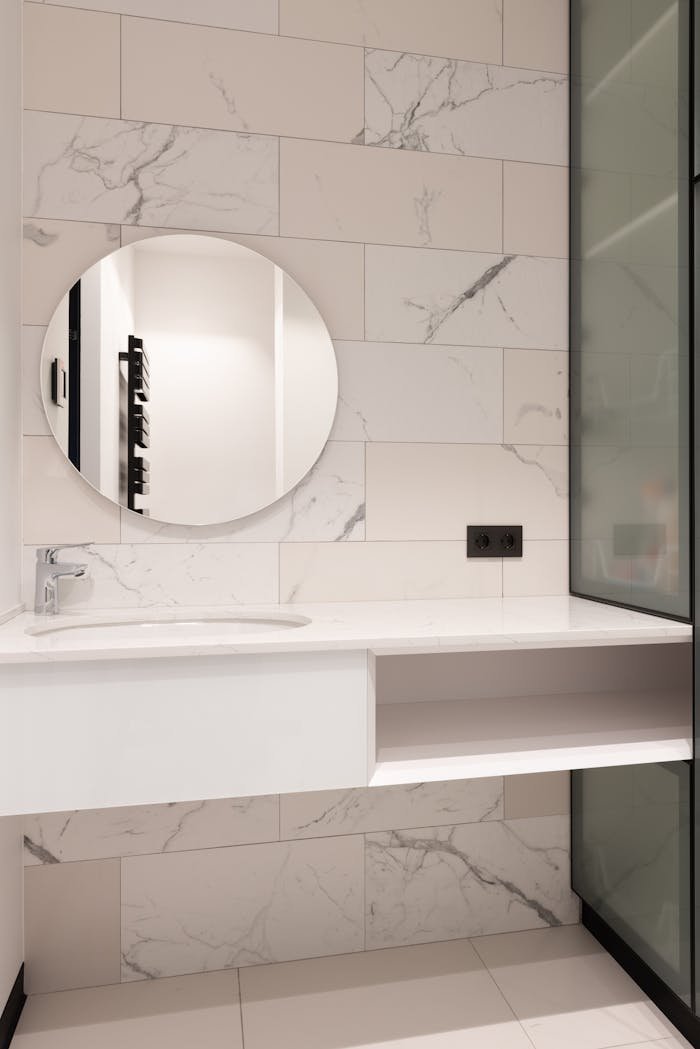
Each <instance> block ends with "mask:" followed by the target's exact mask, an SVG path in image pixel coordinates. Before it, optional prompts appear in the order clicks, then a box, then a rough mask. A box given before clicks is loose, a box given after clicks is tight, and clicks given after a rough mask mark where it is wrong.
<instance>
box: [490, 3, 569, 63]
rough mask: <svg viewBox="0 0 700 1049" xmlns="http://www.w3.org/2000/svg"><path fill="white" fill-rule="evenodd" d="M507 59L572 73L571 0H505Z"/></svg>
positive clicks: (504, 45)
mask: <svg viewBox="0 0 700 1049" xmlns="http://www.w3.org/2000/svg"><path fill="white" fill-rule="evenodd" d="M503 63H504V65H507V66H522V67H523V68H524V69H544V70H549V71H551V72H553V73H568V71H569V5H568V3H567V0H503Z"/></svg>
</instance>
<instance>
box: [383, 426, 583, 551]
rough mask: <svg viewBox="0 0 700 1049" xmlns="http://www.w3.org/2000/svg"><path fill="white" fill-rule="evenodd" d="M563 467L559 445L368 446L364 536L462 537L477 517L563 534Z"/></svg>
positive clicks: (546, 534)
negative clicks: (365, 529) (549, 446)
mask: <svg viewBox="0 0 700 1049" xmlns="http://www.w3.org/2000/svg"><path fill="white" fill-rule="evenodd" d="M566 473H567V449H566V448H558V447H556V448H555V447H552V448H546V447H534V446H529V447H528V446H519V447H517V448H516V447H513V446H510V445H508V446H505V447H504V446H502V445H478V444H462V445H460V444H380V443H377V444H368V445H367V538H368V539H374V540H378V539H380V540H387V539H393V540H396V539H423V540H425V539H433V540H436V539H443V540H445V539H455V540H460V541H462V542H463V541H464V539H465V536H466V526H467V524H479V523H481V522H484V521H506V522H512V523H514V524H516V523H520V524H522V525H523V527H524V534H525V538H526V539H559V538H564V537H565V536H566V534H567V520H568V501H567V486H566ZM462 553H463V554H464V551H462Z"/></svg>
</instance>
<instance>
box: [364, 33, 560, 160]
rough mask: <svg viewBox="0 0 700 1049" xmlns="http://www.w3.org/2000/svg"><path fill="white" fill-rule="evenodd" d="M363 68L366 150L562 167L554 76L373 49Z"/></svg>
mask: <svg viewBox="0 0 700 1049" xmlns="http://www.w3.org/2000/svg"><path fill="white" fill-rule="evenodd" d="M365 68H366V87H365V143H366V144H367V145H377V146H389V147H393V148H395V149H410V150H426V151H428V152H430V153H456V154H460V155H463V156H471V157H495V158H497V159H499V160H527V161H531V162H533V163H535V164H562V165H566V164H567V163H568V121H567V104H568V88H567V79H566V77H564V76H561V75H560V74H556V73H538V72H533V71H532V70H527V69H511V68H508V67H505V66H497V65H483V64H481V63H477V62H459V61H455V60H454V59H447V58H428V57H426V56H425V55H420V54H410V53H407V52H404V53H397V52H396V51H376V50H375V51H367V52H366V56H365Z"/></svg>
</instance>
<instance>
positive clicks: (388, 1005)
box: [240, 941, 529, 1049]
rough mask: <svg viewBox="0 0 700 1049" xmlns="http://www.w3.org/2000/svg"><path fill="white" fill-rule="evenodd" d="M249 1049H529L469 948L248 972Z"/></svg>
mask: <svg viewBox="0 0 700 1049" xmlns="http://www.w3.org/2000/svg"><path fill="white" fill-rule="evenodd" d="M240 977H241V1003H242V1008H243V1030H244V1035H245V1044H246V1047H247V1049H280V1047H281V1046H284V1047H285V1049H330V1047H333V1049H341V1047H350V1046H354V1047H357V1049H360V1047H362V1049H388V1047H389V1046H391V1049H528V1046H529V1043H528V1041H527V1038H526V1036H525V1034H524V1032H523V1030H522V1027H521V1026H520V1024H518V1023H516V1022H515V1021H514V1019H513V1014H512V1013H511V1012H510V1010H509V1009H508V1006H507V1004H506V1002H505V1000H504V999H503V998H502V997H501V995H500V994H499V992H498V990H497V988H496V987H495V985H494V984H493V982H492V981H491V979H490V977H489V976H488V973H487V972H486V970H485V969H484V968H483V967H482V966H481V964H480V962H479V959H478V958H477V956H476V954H475V952H474V950H473V948H472V947H471V946H470V944H469V943H467V942H466V941H461V942H459V943H434V944H428V945H426V946H423V947H406V948H399V949H397V950H388V951H382V952H369V953H363V954H358V955H354V956H353V955H351V956H346V957H342V958H329V959H324V960H323V961H302V962H291V963H288V964H286V965H266V966H261V967H259V968H256V969H243V970H241V973H240Z"/></svg>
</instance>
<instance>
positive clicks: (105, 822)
mask: <svg viewBox="0 0 700 1049" xmlns="http://www.w3.org/2000/svg"><path fill="white" fill-rule="evenodd" d="M278 831H279V799H278V796H277V795H276V794H275V795H268V796H265V797H257V798H229V799H225V800H222V801H218V800H215V801H191V802H184V801H183V802H176V803H173V804H169V805H133V806H129V807H126V808H115V809H84V810H81V811H77V812H45V813H41V814H36V815H31V816H27V817H26V819H25V821H24V865H25V867H32V866H36V865H38V864H53V863H67V862H71V861H76V860H96V859H104V858H106V857H112V856H139V855H147V854H149V853H160V852H181V851H186V850H190V849H207V848H214V847H217V846H222V845H244V844H249V843H252V842H265V841H274V840H276V839H277V836H278Z"/></svg>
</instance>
